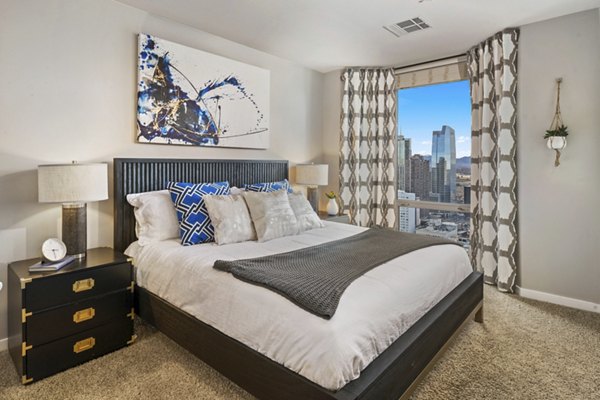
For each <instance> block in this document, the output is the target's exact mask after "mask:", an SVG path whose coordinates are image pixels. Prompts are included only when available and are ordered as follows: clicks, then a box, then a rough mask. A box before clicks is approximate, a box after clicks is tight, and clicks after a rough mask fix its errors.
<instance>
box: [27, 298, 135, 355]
mask: <svg viewBox="0 0 600 400" xmlns="http://www.w3.org/2000/svg"><path fill="white" fill-rule="evenodd" d="M132 307H133V295H132V293H131V291H129V289H123V290H121V291H119V292H113V293H111V294H108V295H105V296H99V297H93V298H91V299H88V300H83V301H80V302H77V303H71V304H69V305H66V306H63V307H58V308H53V309H50V310H47V311H42V312H40V313H33V314H32V315H30V316H28V317H27V320H26V321H27V324H26V329H25V332H26V334H25V337H26V340H25V342H27V344H28V345H32V346H34V347H36V346H39V345H41V344H44V343H48V342H52V341H54V340H57V339H60V338H64V337H67V336H71V335H74V334H76V333H79V332H83V331H85V330H88V329H91V328H95V327H97V326H100V325H104V324H106V323H108V322H110V321H111V320H116V319H124V318H125V319H127V318H129V319H130V320H131V319H132V318H133V314H131V312H132Z"/></svg>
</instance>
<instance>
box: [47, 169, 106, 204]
mask: <svg viewBox="0 0 600 400" xmlns="http://www.w3.org/2000/svg"><path fill="white" fill-rule="evenodd" d="M106 199H108V164H106V163H96V164H62V165H40V166H38V200H39V201H40V202H41V203H87V202H90V201H100V200H106Z"/></svg>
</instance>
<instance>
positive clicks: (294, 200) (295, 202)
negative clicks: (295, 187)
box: [288, 192, 325, 233]
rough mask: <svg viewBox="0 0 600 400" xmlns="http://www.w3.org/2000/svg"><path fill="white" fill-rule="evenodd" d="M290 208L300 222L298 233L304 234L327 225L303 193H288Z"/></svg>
mask: <svg viewBox="0 0 600 400" xmlns="http://www.w3.org/2000/svg"><path fill="white" fill-rule="evenodd" d="M288 198H289V200H290V206H291V207H292V210H293V211H294V215H296V219H297V220H298V232H299V233H300V232H304V231H307V230H309V229H316V228H323V227H324V226H325V224H323V221H321V218H319V216H318V215H317V213H315V211H314V210H313V208H312V206H311V205H310V203H309V202H308V200H307V199H306V197H305V196H304V194H302V193H301V192H293V193H288Z"/></svg>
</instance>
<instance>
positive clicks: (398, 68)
mask: <svg viewBox="0 0 600 400" xmlns="http://www.w3.org/2000/svg"><path fill="white" fill-rule="evenodd" d="M461 57H465V53H460V54H455V55H453V56H447V57H442V58H437V59H435V60H429V61H423V62H419V63H415V64H410V65H403V66H401V67H395V68H394V72H395V73H398V72H400V71H401V70H403V69H408V68H413V67H418V66H423V67H425V68H427V67H426V66H427V64H433V63H438V62H441V61H450V60H454V59H460V58H461Z"/></svg>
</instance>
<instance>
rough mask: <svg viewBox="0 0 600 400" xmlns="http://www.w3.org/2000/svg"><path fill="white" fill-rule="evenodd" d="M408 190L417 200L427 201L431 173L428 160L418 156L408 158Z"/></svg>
mask: <svg viewBox="0 0 600 400" xmlns="http://www.w3.org/2000/svg"><path fill="white" fill-rule="evenodd" d="M410 177H411V179H410V189H409V191H410V192H411V193H414V194H415V195H416V196H417V197H418V198H419V200H429V192H430V191H431V172H430V171H429V160H427V159H426V158H425V157H423V156H422V155H420V154H415V155H414V156H412V157H411V158H410Z"/></svg>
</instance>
